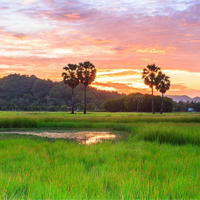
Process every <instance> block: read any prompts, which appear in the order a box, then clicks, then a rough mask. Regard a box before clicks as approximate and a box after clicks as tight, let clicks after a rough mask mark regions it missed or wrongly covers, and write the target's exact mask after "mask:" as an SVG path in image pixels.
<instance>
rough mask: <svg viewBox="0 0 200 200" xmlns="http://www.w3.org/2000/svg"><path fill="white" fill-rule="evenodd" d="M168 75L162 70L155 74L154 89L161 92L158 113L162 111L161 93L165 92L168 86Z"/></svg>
mask: <svg viewBox="0 0 200 200" xmlns="http://www.w3.org/2000/svg"><path fill="white" fill-rule="evenodd" d="M169 79H170V77H169V76H166V75H165V74H163V73H162V72H160V73H159V74H158V76H157V84H156V89H157V90H158V91H159V92H160V93H162V103H161V110H160V114H162V113H163V94H164V93H166V91H167V90H169V88H170V80H169Z"/></svg>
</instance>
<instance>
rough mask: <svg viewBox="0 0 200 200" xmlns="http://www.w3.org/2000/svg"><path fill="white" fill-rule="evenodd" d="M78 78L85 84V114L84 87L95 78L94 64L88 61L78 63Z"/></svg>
mask: <svg viewBox="0 0 200 200" xmlns="http://www.w3.org/2000/svg"><path fill="white" fill-rule="evenodd" d="M78 78H79V81H80V82H81V83H82V84H83V85H84V86H85V96H84V114H86V87H87V86H88V85H90V84H91V83H92V82H93V81H94V79H95V78H96V68H95V66H94V65H93V64H92V63H91V62H89V61H85V62H83V63H79V66H78Z"/></svg>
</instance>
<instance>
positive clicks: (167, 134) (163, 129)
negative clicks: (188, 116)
mask: <svg viewBox="0 0 200 200" xmlns="http://www.w3.org/2000/svg"><path fill="white" fill-rule="evenodd" d="M134 139H135V140H137V141H140V140H144V141H150V142H154V141H157V142H159V143H170V144H172V145H184V144H193V145H198V146H200V127H199V126H185V125H182V126H174V125H168V126H164V125H162V124H161V125H160V126H156V125H151V126H145V127H141V128H140V129H139V130H138V133H137V134H136V136H135V137H134Z"/></svg>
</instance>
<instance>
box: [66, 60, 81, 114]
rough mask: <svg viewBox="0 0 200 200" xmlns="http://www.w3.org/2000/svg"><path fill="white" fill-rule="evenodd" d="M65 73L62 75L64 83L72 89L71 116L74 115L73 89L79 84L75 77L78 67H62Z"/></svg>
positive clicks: (69, 65)
mask: <svg viewBox="0 0 200 200" xmlns="http://www.w3.org/2000/svg"><path fill="white" fill-rule="evenodd" d="M63 70H65V72H63V73H62V77H63V80H64V83H65V84H66V85H68V86H69V87H71V88H72V114H74V88H75V87H76V86H77V85H78V84H79V79H78V75H77V70H78V65H76V64H68V65H67V66H66V67H63Z"/></svg>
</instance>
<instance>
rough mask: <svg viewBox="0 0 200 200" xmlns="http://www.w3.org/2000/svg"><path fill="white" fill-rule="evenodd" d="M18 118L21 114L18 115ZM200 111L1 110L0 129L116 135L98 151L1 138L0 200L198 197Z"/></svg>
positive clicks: (59, 142)
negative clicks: (110, 133)
mask: <svg viewBox="0 0 200 200" xmlns="http://www.w3.org/2000/svg"><path fill="white" fill-rule="evenodd" d="M13 113H14V114H13ZM199 122H200V114H198V113H191V114H188V113H180V114H174V113H173V114H164V115H158V114H157V115H152V114H149V113H139V114H136V113H90V114H87V115H83V114H76V115H71V114H69V113H19V114H18V116H16V113H15V112H2V113H0V131H9V130H12V131H13V130H29V131H31V130H34V131H35V130H37V131H42V130H52V129H53V130H57V131H58V130H67V131H69V130H83V129H84V130H111V131H114V132H115V131H117V132H116V133H117V134H118V133H120V134H121V135H122V136H123V137H122V138H121V139H118V140H115V141H107V142H103V143H101V144H95V145H91V146H86V145H79V144H77V143H75V142H72V141H69V140H61V139H60V140H58V139H47V138H39V137H36V136H30V135H29V136H23V135H9V134H0V199H161V198H162V199H163V198H164V199H199V198H200V192H199V188H200V182H199V179H200V171H199V166H200V131H199V130H200V123H199Z"/></svg>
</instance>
